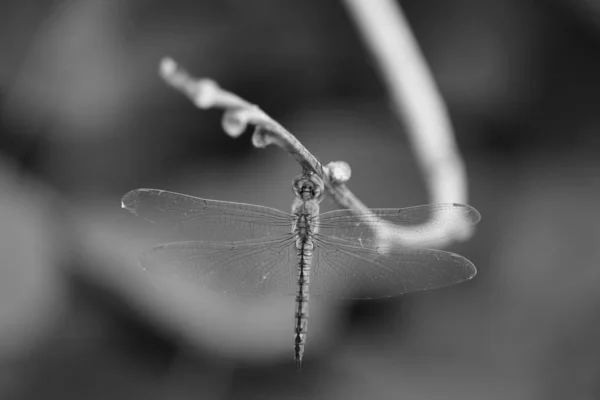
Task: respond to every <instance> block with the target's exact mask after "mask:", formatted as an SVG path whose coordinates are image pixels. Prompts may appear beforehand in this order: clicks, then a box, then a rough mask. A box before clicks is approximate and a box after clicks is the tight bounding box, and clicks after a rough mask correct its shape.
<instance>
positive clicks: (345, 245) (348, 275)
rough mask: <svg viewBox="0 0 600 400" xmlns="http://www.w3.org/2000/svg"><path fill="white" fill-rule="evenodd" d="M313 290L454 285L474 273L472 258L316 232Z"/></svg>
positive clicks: (365, 294)
mask: <svg viewBox="0 0 600 400" xmlns="http://www.w3.org/2000/svg"><path fill="white" fill-rule="evenodd" d="M314 243H315V250H314V258H313V262H312V272H311V278H312V279H311V286H310V291H311V294H315V295H322V296H335V297H342V298H354V299H360V298H363V299H373V298H385V297H392V296H397V295H400V294H403V293H407V292H412V291H417V290H427V289H435V288H439V287H443V286H449V285H453V284H456V283H459V282H462V281H465V280H468V279H470V278H472V277H473V276H475V274H476V273H477V270H476V268H475V266H474V265H473V263H471V261H469V260H467V259H466V258H464V257H462V256H459V255H457V254H454V253H449V252H446V251H441V250H431V249H419V248H399V249H389V248H388V249H378V248H372V247H362V246H360V245H359V244H358V243H354V242H349V241H345V240H341V239H336V238H329V237H324V236H322V235H320V234H316V235H315V239H314Z"/></svg>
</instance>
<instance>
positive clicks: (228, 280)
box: [140, 234, 297, 296]
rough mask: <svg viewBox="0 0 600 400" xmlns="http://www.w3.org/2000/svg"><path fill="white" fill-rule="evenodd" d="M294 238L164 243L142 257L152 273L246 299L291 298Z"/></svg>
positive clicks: (294, 268)
mask: <svg viewBox="0 0 600 400" xmlns="http://www.w3.org/2000/svg"><path fill="white" fill-rule="evenodd" d="M293 244H294V237H293V236H292V235H291V234H288V235H286V236H283V237H281V238H278V239H264V238H263V239H253V240H247V241H244V242H231V243H217V242H178V243H168V244H162V245H159V246H156V247H154V248H153V249H152V250H151V251H149V252H147V253H144V254H143V255H142V256H141V257H140V264H141V265H142V267H143V268H144V269H146V270H148V271H153V272H159V273H162V274H168V275H174V276H177V277H178V278H181V279H183V280H185V281H190V282H193V283H196V284H198V285H200V286H202V287H206V288H208V289H211V290H214V291H217V292H223V293H233V294H239V295H245V296H252V295H281V296H288V295H289V296H291V295H293V294H294V293H295V290H296V289H295V287H296V281H297V278H296V275H297V273H296V264H297V262H296V261H295V258H296V256H295V252H294V246H293Z"/></svg>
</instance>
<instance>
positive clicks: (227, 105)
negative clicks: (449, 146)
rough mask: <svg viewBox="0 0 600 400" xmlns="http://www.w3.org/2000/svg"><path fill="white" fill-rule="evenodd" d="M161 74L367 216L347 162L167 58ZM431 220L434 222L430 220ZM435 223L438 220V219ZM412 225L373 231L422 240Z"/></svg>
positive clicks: (386, 241)
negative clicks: (320, 154)
mask: <svg viewBox="0 0 600 400" xmlns="http://www.w3.org/2000/svg"><path fill="white" fill-rule="evenodd" d="M160 75H161V77H162V78H163V79H164V80H165V81H166V82H167V83H168V84H169V85H171V86H172V87H173V88H175V89H177V90H179V91H180V92H182V93H184V94H185V95H187V96H188V97H189V98H190V100H191V101H192V102H193V103H194V104H195V105H196V106H197V107H199V108H202V109H208V108H213V107H214V108H221V109H224V110H225V113H224V115H223V120H222V125H223V129H224V130H225V132H226V133H227V134H228V135H229V136H232V137H238V136H240V135H241V134H242V133H243V132H244V131H245V130H246V128H247V126H248V125H253V126H255V130H254V134H253V135H252V143H253V144H254V146H255V147H259V148H264V147H266V146H268V145H270V144H275V145H277V146H279V147H281V148H282V149H284V150H285V151H287V152H288V153H289V154H290V155H292V156H293V157H294V158H295V159H296V161H298V163H299V164H300V166H301V167H302V169H303V171H309V172H312V173H314V174H317V176H319V177H320V178H321V179H322V180H323V183H324V185H325V188H326V189H327V191H328V192H329V194H330V195H331V196H332V197H333V199H334V200H335V201H336V202H337V203H338V204H339V205H340V206H341V207H343V208H347V209H350V210H356V211H357V214H359V215H362V216H365V218H366V219H367V220H369V217H368V213H369V209H368V208H367V206H366V205H364V204H363V203H362V202H361V201H360V200H359V199H358V198H357V197H356V196H355V195H354V194H353V193H352V192H351V191H350V189H348V187H347V186H346V185H345V182H347V181H348V180H349V178H350V167H349V165H348V164H347V163H345V162H343V161H337V162H332V163H329V164H328V165H327V166H324V165H323V164H321V162H320V161H319V160H317V158H316V157H315V156H314V155H312V153H310V152H309V151H308V150H307V149H306V148H305V147H304V146H303V145H302V144H301V143H300V141H298V139H296V137H295V136H294V135H292V134H291V133H290V132H289V131H287V130H286V129H285V128H284V127H283V126H281V125H280V124H279V123H278V122H277V121H275V120H274V119H272V118H271V117H270V116H269V115H267V114H266V113H265V112H264V111H262V110H261V109H260V108H259V107H258V106H256V105H254V104H252V103H250V102H248V101H246V100H244V99H242V98H241V97H239V96H237V95H235V94H233V93H231V92H228V91H226V90H224V89H222V88H221V87H220V86H219V85H218V84H217V83H216V82H214V81H213V80H211V79H196V78H193V77H192V76H191V75H190V74H189V73H188V72H187V71H185V70H184V69H183V68H181V67H179V66H178V65H177V64H176V63H175V61H173V60H172V59H170V58H165V59H163V60H162V62H161V66H160ZM432 223H436V222H435V221H432ZM437 224H439V221H438V222H437ZM388 228H389V229H388ZM415 228H416V227H414V226H413V227H411V228H410V230H411V232H412V233H413V234H412V235H411V234H408V235H403V234H402V232H403V231H402V227H398V226H395V225H393V224H391V223H390V224H389V227H387V228H383V229H382V230H381V231H378V232H376V234H377V236H378V237H379V238H380V239H381V240H380V242H381V244H382V245H383V246H385V247H387V246H393V245H395V244H398V245H401V246H410V245H415V244H417V243H418V242H421V241H419V240H417V241H416V242H413V240H411V238H415V236H414V232H415ZM449 228H451V227H449ZM465 228H466V226H465V227H462V228H461V229H460V232H459V231H458V230H457V231H456V232H440V235H439V237H432V238H430V240H428V244H429V245H436V246H443V245H445V244H447V243H448V242H450V241H452V240H453V239H457V238H459V239H460V238H461V237H459V236H457V235H458V234H459V233H460V234H461V235H462V236H463V237H464V232H465ZM407 229H408V228H407ZM424 229H425V231H426V229H427V227H424ZM419 230H420V229H419Z"/></svg>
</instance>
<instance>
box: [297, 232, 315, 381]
mask: <svg viewBox="0 0 600 400" xmlns="http://www.w3.org/2000/svg"><path fill="white" fill-rule="evenodd" d="M296 247H297V250H298V260H299V263H298V292H297V295H296V313H295V326H294V334H295V337H294V361H295V362H296V368H297V369H298V370H300V368H301V365H302V356H303V355H304V345H305V343H306V332H307V328H308V299H309V295H308V291H309V284H310V262H311V260H312V251H313V244H312V240H311V239H310V238H309V237H305V238H299V239H298V241H297V242H296Z"/></svg>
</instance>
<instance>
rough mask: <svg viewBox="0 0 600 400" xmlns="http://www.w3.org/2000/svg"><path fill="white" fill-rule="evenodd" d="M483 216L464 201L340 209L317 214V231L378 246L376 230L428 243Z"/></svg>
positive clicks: (473, 222)
mask: <svg viewBox="0 0 600 400" xmlns="http://www.w3.org/2000/svg"><path fill="white" fill-rule="evenodd" d="M480 220H481V215H480V214H479V212H478V211H477V210H476V209H474V208H473V207H471V206H467V205H463V204H436V205H425V206H417V207H408V208H376V209H372V210H369V212H368V213H362V212H358V211H356V210H354V211H353V210H337V211H331V212H326V213H323V214H320V215H319V216H318V220H317V223H316V225H317V226H318V232H319V233H320V234H322V235H325V236H331V237H334V238H338V239H344V240H348V241H356V242H357V244H361V245H364V246H371V247H377V246H378V245H380V244H381V243H379V242H378V241H377V237H376V235H375V231H376V230H385V229H387V230H388V234H389V235H390V236H397V237H400V238H402V237H404V238H405V239H406V243H407V246H408V245H410V246H418V245H426V244H427V242H428V241H433V240H439V239H440V238H444V237H446V236H447V235H450V234H456V233H458V232H461V231H464V230H467V229H470V228H471V227H472V226H473V225H475V224H477V223H478V222H479V221H480Z"/></svg>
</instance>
